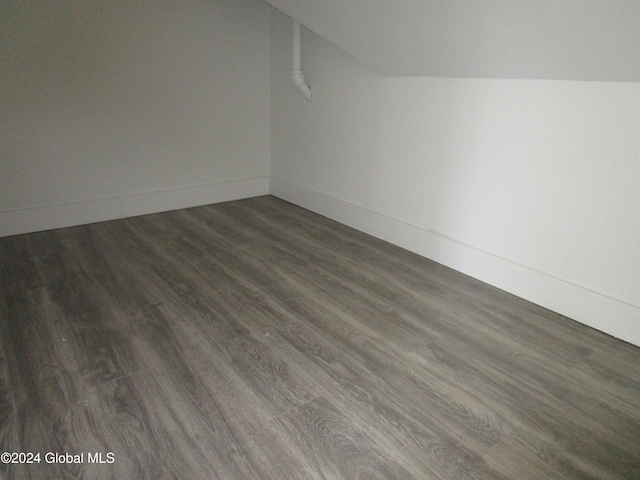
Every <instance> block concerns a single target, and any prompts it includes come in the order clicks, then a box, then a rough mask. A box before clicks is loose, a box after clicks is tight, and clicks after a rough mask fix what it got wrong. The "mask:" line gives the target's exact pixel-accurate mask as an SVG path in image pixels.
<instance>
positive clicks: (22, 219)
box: [0, 177, 269, 237]
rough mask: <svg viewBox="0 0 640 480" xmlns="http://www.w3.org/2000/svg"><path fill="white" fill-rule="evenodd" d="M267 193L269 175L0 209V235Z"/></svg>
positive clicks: (93, 221)
mask: <svg viewBox="0 0 640 480" xmlns="http://www.w3.org/2000/svg"><path fill="white" fill-rule="evenodd" d="M268 193H269V177H256V178H248V179H243V180H232V181H226V182H220V183H213V184H208V185H197V186H191V187H183V188H175V189H172V190H161V191H155V192H146V193H139V194H134V195H127V196H123V197H113V198H104V199H98V200H88V201H84V202H77V203H67V204H64V205H51V206H42V207H36V208H28V209H22V210H13V211H5V212H0V237H6V236H9V235H18V234H21V233H29V232H37V231H42V230H50V229H53V228H61V227H71V226H74V225H84V224H88V223H95V222H102V221H106V220H114V219H118V218H126V217H135V216H137V215H146V214H148V213H157V212H164V211H168V210H177V209H180V208H189V207H196V206H200V205H208V204H212V203H220V202H228V201H232V200H239V199H242V198H250V197H257V196H260V195H267V194H268Z"/></svg>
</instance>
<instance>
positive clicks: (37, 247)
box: [0, 197, 640, 480]
mask: <svg viewBox="0 0 640 480" xmlns="http://www.w3.org/2000/svg"><path fill="white" fill-rule="evenodd" d="M0 261H1V265H0V273H1V274H2V277H1V279H0V281H1V282H2V283H1V284H0V442H1V449H2V450H3V451H17V452H18V451H23V452H41V453H42V454H44V453H45V452H59V453H72V454H75V453H79V452H85V461H84V462H83V463H81V464H47V463H45V462H41V463H39V464H32V465H19V464H11V465H1V466H0V475H1V478H3V479H42V478H73V479H110V478H130V479H147V478H148V479H156V478H158V479H165V478H166V479H169V478H185V479H194V478H197V479H199V478H202V479H210V478H213V479H242V480H244V479H296V480H297V479H355V478H362V479H365V478H366V479H427V480H431V479H434V480H436V479H446V480H448V479H452V480H453V479H455V480H458V479H505V480H506V479H514V478H517V479H539V478H545V479H583V478H587V479H631V478H640V349H638V348H636V347H633V346H631V345H628V344H625V343H624V342H621V341H618V340H616V339H613V338H611V337H608V336H607V335H604V334H602V333H600V332H597V331H594V330H592V329H590V328H588V327H586V326H584V325H580V324H578V323H576V322H573V321H571V320H569V319H567V318H564V317H562V316H560V315H557V314H554V313H552V312H549V311H547V310H545V309H543V308H540V307H538V306H535V305H533V304H531V303H528V302H526V301H524V300H522V299H519V298H516V297H514V296H512V295H509V294H506V293H505V292H502V291H500V290H498V289H495V288H493V287H490V286H488V285H486V284H483V283H481V282H478V281H475V280H473V279H471V278H469V277H467V276H465V275H462V274H460V273H458V272H455V271H453V270H450V269H448V268H445V267H443V266H442V265H438V264H436V263H434V262H431V261H429V260H426V259H424V258H421V257H419V256H417V255H414V254H412V253H410V252H407V251H404V250H401V249H399V248H397V247H394V246H392V245H390V244H388V243H385V242H382V241H380V240H377V239H374V238H372V237H369V236H367V235H365V234H362V233H360V232H357V231H355V230H353V229H350V228H348V227H345V226H343V225H340V224H337V223H335V222H332V221H329V220H327V219H325V218H323V217H320V216H318V215H315V214H313V213H311V212H308V211H306V210H303V209H300V208H298V207H294V206H292V205H290V204H288V203H286V202H283V201H280V200H277V199H275V198H273V197H260V198H254V199H250V200H243V201H238V202H231V203H225V204H219V205H213V206H207V207H200V208H195V209H188V210H180V211H174V212H166V213H161V214H156V215H148V216H143V217H137V218H131V219H125V220H118V221H112V222H105V223H99V224H93V225H87V226H80V227H73V228H67V229H60V230H53V231H49V232H41V233H34V234H29V235H21V236H15V237H8V238H2V239H0ZM88 452H92V453H95V452H101V453H102V454H103V456H104V455H105V454H106V453H107V452H113V453H114V456H115V461H114V463H112V464H95V463H89V462H88V461H86V460H87V459H86V454H87V453H88Z"/></svg>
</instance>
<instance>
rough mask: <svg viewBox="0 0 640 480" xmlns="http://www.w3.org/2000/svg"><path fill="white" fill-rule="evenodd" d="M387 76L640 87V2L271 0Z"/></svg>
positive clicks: (551, 0)
mask: <svg viewBox="0 0 640 480" xmlns="http://www.w3.org/2000/svg"><path fill="white" fill-rule="evenodd" d="M267 2H268V3H270V4H271V5H273V6H274V7H276V8H277V9H278V10H281V11H282V12H284V13H285V14H287V15H288V16H290V17H292V18H295V19H296V20H297V21H299V22H300V23H302V24H303V25H304V26H305V27H307V28H309V29H310V30H313V31H314V32H315V33H317V34H318V35H320V36H322V37H324V38H325V39H327V40H328V41H330V42H332V43H333V44H335V45H337V46H338V47H340V48H341V49H343V50H344V51H346V52H347V53H349V54H351V55H353V56H354V57H356V58H358V59H359V60H360V61H362V62H363V63H365V64H367V65H369V66H370V67H371V68H373V69H374V70H376V71H378V72H379V73H381V74H383V75H387V76H439V77H479V78H531V79H563V80H597V81H626V82H639V81H640V1H638V0H393V1H390V0H267Z"/></svg>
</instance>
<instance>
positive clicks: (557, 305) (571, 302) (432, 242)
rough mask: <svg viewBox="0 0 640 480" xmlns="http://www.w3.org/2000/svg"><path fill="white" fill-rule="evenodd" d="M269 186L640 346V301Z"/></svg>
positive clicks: (303, 192)
mask: <svg viewBox="0 0 640 480" xmlns="http://www.w3.org/2000/svg"><path fill="white" fill-rule="evenodd" d="M269 190H270V193H271V195H273V196H275V197H278V198H281V199H283V200H286V201H288V202H291V203H294V204H296V205H299V206H301V207H303V208H306V209H308V210H311V211H313V212H316V213H319V214H320V215H323V216H325V217H328V218H331V219H333V220H336V221H338V222H340V223H343V224H345V225H348V226H350V227H353V228H355V229H357V230H360V231H363V232H365V233H368V234H370V235H373V236H374V237H377V238H380V239H382V240H386V241H388V242H390V243H392V244H394V245H397V246H399V247H402V248H405V249H407V250H410V251H412V252H414V253H417V254H419V255H421V256H423V257H427V258H430V259H432V260H434V261H436V262H438V263H441V264H443V265H446V266H448V267H451V268H453V269H455V270H458V271H460V272H462V273H465V274H467V275H469V276H471V277H474V278H477V279H478V280H481V281H483V282H485V283H488V284H490V285H493V286H495V287H498V288H500V289H501V290H505V291H507V292H509V293H512V294H514V295H516V296H518V297H521V298H524V299H525V300H528V301H530V302H533V303H535V304H537V305H541V306H543V307H545V308H548V309H549V310H552V311H554V312H558V313H560V314H562V315H565V316H567V317H569V318H572V319H574V320H577V321H578V322H581V323H584V324H586V325H589V326H590V327H593V328H595V329H597V330H600V331H602V332H605V333H607V334H609V335H612V336H614V337H617V338H620V339H622V340H624V341H626V342H629V343H632V344H634V345H637V346H640V307H637V306H635V305H632V304H629V303H626V302H624V301H621V300H618V299H615V298H611V297H610V296H607V295H604V294H601V293H598V292H595V291H593V290H590V289H588V288H586V287H582V286H580V285H576V284H573V283H571V282H568V281H566V280H562V279H559V278H556V277H553V276H551V275H549V274H546V273H544V272H541V271H538V270H535V269H534V268H531V267H528V266H525V265H521V264H518V263H516V262H513V261H510V260H508V259H505V258H501V257H498V256H496V255H492V254H491V253H488V252H484V251H481V250H479V249H476V248H474V247H473V246H470V245H466V244H464V243H461V242H459V241H456V240H455V239H453V238H450V237H447V236H445V235H442V234H440V233H438V232H434V231H431V230H428V229H424V228H421V227H417V226H415V225H411V224H408V223H406V222H403V221H400V220H397V219H394V218H391V217H388V216H386V215H382V214H380V213H376V212H373V211H371V210H367V209H365V208H362V207H359V206H356V205H353V204H350V203H348V202H345V201H342V200H339V199H337V198H334V197H331V196H329V195H326V194H324V193H320V192H318V191H314V190H311V189H309V188H306V187H303V186H300V185H296V184H294V183H291V182H288V181H286V180H282V179H279V178H276V177H271V179H270V187H269Z"/></svg>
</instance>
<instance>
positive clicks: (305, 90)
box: [291, 20, 311, 102]
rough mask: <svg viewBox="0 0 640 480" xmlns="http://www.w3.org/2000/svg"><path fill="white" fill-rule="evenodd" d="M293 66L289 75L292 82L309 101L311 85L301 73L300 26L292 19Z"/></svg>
mask: <svg viewBox="0 0 640 480" xmlns="http://www.w3.org/2000/svg"><path fill="white" fill-rule="evenodd" d="M292 63H293V67H292V69H291V77H292V78H293V84H294V85H295V86H296V87H298V88H299V89H300V91H301V92H302V94H303V95H304V98H305V99H306V100H307V102H310V101H311V87H310V86H309V84H308V83H307V82H306V81H305V79H304V74H303V73H302V26H301V25H300V23H299V22H296V21H295V20H294V21H293V62H292Z"/></svg>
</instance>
